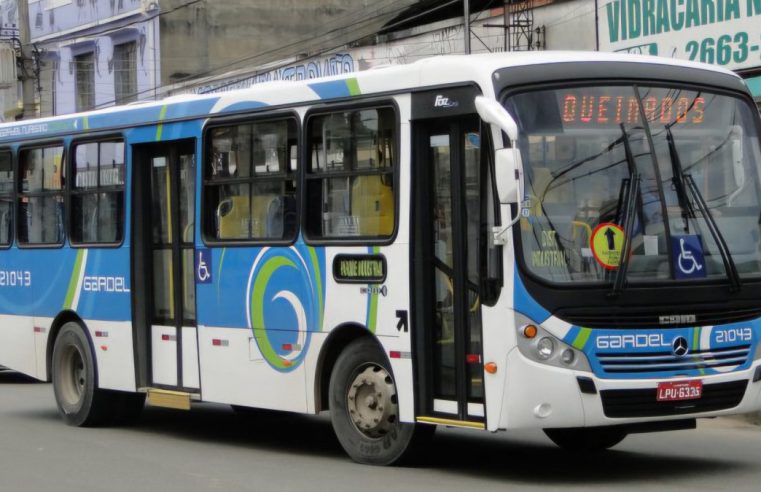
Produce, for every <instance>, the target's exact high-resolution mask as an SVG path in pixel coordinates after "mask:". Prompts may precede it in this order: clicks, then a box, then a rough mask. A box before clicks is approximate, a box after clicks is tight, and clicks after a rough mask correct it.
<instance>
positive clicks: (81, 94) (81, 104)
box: [74, 53, 95, 111]
mask: <svg viewBox="0 0 761 492" xmlns="http://www.w3.org/2000/svg"><path fill="white" fill-rule="evenodd" d="M74 63H75V66H76V72H77V111H88V110H90V109H93V108H94V107H95V54H94V53H85V54H83V55H79V56H75V57H74Z"/></svg>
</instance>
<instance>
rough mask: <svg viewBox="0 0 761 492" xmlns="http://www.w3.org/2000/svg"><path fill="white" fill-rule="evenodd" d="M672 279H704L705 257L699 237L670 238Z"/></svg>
mask: <svg viewBox="0 0 761 492" xmlns="http://www.w3.org/2000/svg"><path fill="white" fill-rule="evenodd" d="M671 250H672V255H673V256H672V257H673V258H674V259H676V261H675V262H674V277H675V278H677V279H686V278H704V277H705V276H706V271H705V257H704V256H703V244H702V242H701V240H700V236H697V235H690V236H674V237H672V238H671Z"/></svg>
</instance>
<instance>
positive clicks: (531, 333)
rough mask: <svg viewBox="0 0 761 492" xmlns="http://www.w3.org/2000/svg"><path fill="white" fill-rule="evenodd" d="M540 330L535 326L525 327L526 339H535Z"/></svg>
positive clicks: (524, 334)
mask: <svg viewBox="0 0 761 492" xmlns="http://www.w3.org/2000/svg"><path fill="white" fill-rule="evenodd" d="M538 331H539V330H538V328H537V327H536V326H534V325H526V326H524V327H523V336H524V337H526V338H534V337H535V336H536V334H537V333H538Z"/></svg>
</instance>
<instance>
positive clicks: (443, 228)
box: [413, 116, 484, 428]
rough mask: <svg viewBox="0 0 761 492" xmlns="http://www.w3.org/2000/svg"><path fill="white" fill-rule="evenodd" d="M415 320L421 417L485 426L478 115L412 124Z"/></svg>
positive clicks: (414, 330)
mask: <svg viewBox="0 0 761 492" xmlns="http://www.w3.org/2000/svg"><path fill="white" fill-rule="evenodd" d="M415 142H416V146H417V150H416V152H415V157H416V159H415V163H414V165H413V173H414V174H413V182H414V185H413V186H414V191H413V197H414V198H413V199H414V201H415V203H414V207H413V210H415V215H414V222H413V224H414V228H413V237H414V246H413V248H414V252H413V254H414V257H415V265H416V268H415V272H414V277H413V278H414V282H415V285H414V289H413V292H414V293H415V294H414V314H413V316H414V318H413V319H414V321H415V322H414V325H413V328H414V329H413V335H414V337H415V343H416V361H417V362H416V363H417V364H418V367H417V375H418V382H424V384H422V385H420V388H422V389H424V390H423V391H421V392H420V395H421V396H420V397H419V399H418V402H417V406H418V415H419V416H420V415H422V416H421V417H419V418H418V420H421V421H428V422H435V423H451V424H454V425H457V424H458V423H459V424H460V425H465V426H468V427H481V428H483V424H484V385H483V362H482V346H481V305H480V299H479V295H478V292H479V285H480V282H479V268H478V265H479V258H478V255H479V251H480V248H479V244H480V242H481V240H482V238H481V234H480V231H481V213H482V212H481V210H482V207H481V202H482V200H481V193H480V186H481V176H480V174H481V157H480V152H481V150H480V147H481V145H480V134H479V120H478V119H477V118H476V117H475V116H459V117H450V118H446V119H443V118H440V119H436V120H423V121H420V122H418V123H417V124H416V127H415Z"/></svg>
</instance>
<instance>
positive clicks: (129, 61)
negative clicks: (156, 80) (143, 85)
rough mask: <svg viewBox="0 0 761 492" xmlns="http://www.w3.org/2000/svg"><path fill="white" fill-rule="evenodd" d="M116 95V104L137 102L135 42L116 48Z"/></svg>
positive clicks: (119, 45)
mask: <svg viewBox="0 0 761 492" xmlns="http://www.w3.org/2000/svg"><path fill="white" fill-rule="evenodd" d="M114 93H115V94H116V104H126V103H128V102H132V101H136V100H137V63H136V50H135V42H134V41H133V42H131V43H124V44H118V45H116V46H114Z"/></svg>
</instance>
